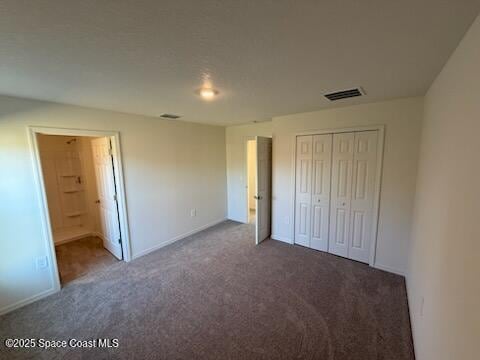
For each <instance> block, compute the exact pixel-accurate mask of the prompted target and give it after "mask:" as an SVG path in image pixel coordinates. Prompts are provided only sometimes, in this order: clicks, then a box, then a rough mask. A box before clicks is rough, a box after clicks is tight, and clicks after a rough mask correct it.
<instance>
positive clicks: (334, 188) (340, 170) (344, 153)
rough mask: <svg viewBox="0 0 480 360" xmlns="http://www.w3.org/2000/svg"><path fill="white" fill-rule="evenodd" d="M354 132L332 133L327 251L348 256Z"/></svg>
mask: <svg viewBox="0 0 480 360" xmlns="http://www.w3.org/2000/svg"><path fill="white" fill-rule="evenodd" d="M354 140H355V135H354V133H339V134H333V153H332V182H331V198H330V204H331V205H330V239H329V240H330V241H329V244H328V251H329V252H330V253H332V254H335V255H340V256H344V257H348V248H349V234H350V206H351V193H352V166H353V152H354Z"/></svg>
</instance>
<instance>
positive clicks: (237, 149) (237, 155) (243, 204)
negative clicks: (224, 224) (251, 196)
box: [226, 121, 272, 223]
mask: <svg viewBox="0 0 480 360" xmlns="http://www.w3.org/2000/svg"><path fill="white" fill-rule="evenodd" d="M255 136H266V137H271V136H272V123H271V122H270V121H267V122H261V123H256V124H248V125H238V126H230V127H227V129H226V142H227V189H228V190H227V191H228V218H229V219H231V220H235V221H240V222H245V223H246V222H248V218H247V169H246V164H247V141H248V140H251V139H253V138H254V137H255Z"/></svg>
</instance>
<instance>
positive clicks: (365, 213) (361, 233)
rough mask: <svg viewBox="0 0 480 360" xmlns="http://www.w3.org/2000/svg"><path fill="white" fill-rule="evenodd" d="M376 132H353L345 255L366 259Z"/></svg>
mask: <svg viewBox="0 0 480 360" xmlns="http://www.w3.org/2000/svg"><path fill="white" fill-rule="evenodd" d="M377 138H378V133H377V131H363V132H357V133H355V151H354V158H353V183H352V201H351V216H350V239H349V240H350V241H349V251H348V257H349V258H350V259H353V260H357V261H362V262H367V263H368V261H369V257H370V248H371V242H372V239H373V236H374V235H375V233H374V229H373V218H374V214H373V208H374V200H375V174H376V168H377V141H378V140H377Z"/></svg>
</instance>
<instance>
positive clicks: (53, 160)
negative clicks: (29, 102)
mask: <svg viewBox="0 0 480 360" xmlns="http://www.w3.org/2000/svg"><path fill="white" fill-rule="evenodd" d="M30 130H31V140H32V149H33V151H34V155H35V167H36V170H37V172H36V173H37V176H38V179H37V180H38V184H39V190H40V198H41V200H42V203H43V204H42V205H43V215H44V219H43V220H44V227H45V230H46V231H45V233H46V235H47V236H46V238H47V239H46V240H47V245H48V246H49V249H50V256H49V259H47V260H48V263H49V264H51V269H52V278H53V280H54V283H55V284H56V286H55V287H56V289H57V290H59V289H60V287H61V285H66V284H67V283H69V282H71V281H74V280H77V279H79V278H81V277H83V276H85V275H87V274H93V273H97V272H99V271H103V270H104V269H106V268H108V267H109V266H110V265H112V264H114V263H116V262H118V261H120V260H125V261H129V260H130V251H129V246H128V245H129V238H128V226H127V222H126V208H125V197H124V186H123V174H122V168H121V162H120V155H119V141H118V134H116V133H110V132H101V131H100V132H94V131H87V130H85V131H82V130H68V129H49V128H30Z"/></svg>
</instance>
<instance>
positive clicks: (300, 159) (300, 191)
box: [294, 136, 313, 246]
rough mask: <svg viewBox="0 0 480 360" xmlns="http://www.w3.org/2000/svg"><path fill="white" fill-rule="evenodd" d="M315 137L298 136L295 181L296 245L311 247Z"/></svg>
mask: <svg viewBox="0 0 480 360" xmlns="http://www.w3.org/2000/svg"><path fill="white" fill-rule="evenodd" d="M312 142H313V136H298V137H297V151H296V179H295V192H296V196H295V240H294V241H295V244H298V245H302V246H310V236H311V221H310V220H311V210H312V209H311V207H312Z"/></svg>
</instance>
